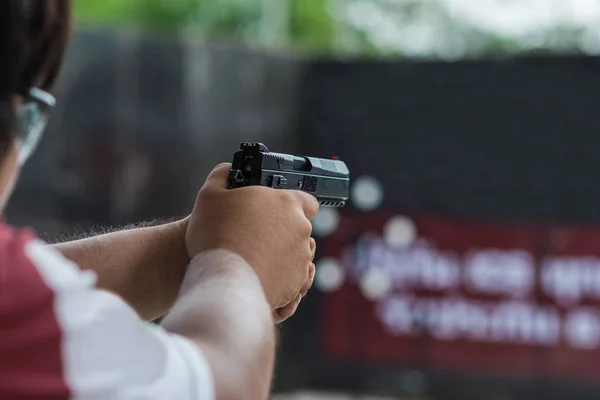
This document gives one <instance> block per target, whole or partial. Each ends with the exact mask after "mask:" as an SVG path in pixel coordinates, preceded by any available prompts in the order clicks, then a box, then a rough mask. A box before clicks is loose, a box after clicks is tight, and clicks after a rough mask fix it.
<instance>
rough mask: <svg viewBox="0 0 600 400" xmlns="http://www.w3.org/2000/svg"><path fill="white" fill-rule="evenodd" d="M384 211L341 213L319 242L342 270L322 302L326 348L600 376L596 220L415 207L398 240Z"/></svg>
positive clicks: (488, 368)
mask: <svg viewBox="0 0 600 400" xmlns="http://www.w3.org/2000/svg"><path fill="white" fill-rule="evenodd" d="M390 218H392V216H389V215H378V216H374V215H371V214H356V215H348V214H346V215H343V216H342V218H341V221H340V224H339V226H338V228H337V230H336V232H334V233H333V234H332V235H331V236H329V237H328V238H325V239H323V240H322V241H321V242H320V248H321V249H322V252H323V254H322V258H321V259H329V260H332V259H333V260H337V261H338V262H339V264H340V265H341V267H342V268H343V271H344V275H345V283H344V285H343V286H342V287H341V288H339V289H338V290H335V291H332V292H330V293H328V294H326V300H325V304H324V319H323V323H324V327H325V331H324V332H325V336H324V348H325V352H326V355H327V356H328V357H329V358H331V359H332V360H338V361H345V362H348V361H354V362H364V363H367V364H375V365H385V364H392V365H411V366H418V367H422V368H433V369H443V370H453V371H456V370H467V371H473V370H475V371H478V372H485V373H493V374H496V373H497V374H502V375H512V376H522V377H534V376H535V377H563V378H566V377H570V378H590V379H597V378H600V362H599V361H598V360H600V308H599V307H598V306H599V305H600V228H574V227H564V228H557V227H540V226H537V227H535V226H515V225H502V224H485V223H468V222H464V221H452V220H444V219H437V218H420V217H417V218H412V221H413V222H414V226H415V227H416V232H417V233H418V234H417V235H416V237H415V240H413V241H411V242H410V244H406V243H404V244H403V243H398V242H397V241H396V242H394V240H388V239H386V237H385V234H384V231H385V230H386V224H387V223H388V221H389V220H390ZM409 228H410V224H409V226H408V227H406V229H404V233H402V232H400V234H401V235H402V234H404V235H405V236H406V231H408V232H409V233H410V230H411V229H409Z"/></svg>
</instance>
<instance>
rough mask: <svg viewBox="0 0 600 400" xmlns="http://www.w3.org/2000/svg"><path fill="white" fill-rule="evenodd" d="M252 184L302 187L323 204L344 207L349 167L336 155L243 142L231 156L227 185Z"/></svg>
mask: <svg viewBox="0 0 600 400" xmlns="http://www.w3.org/2000/svg"><path fill="white" fill-rule="evenodd" d="M252 185H260V186H268V187H272V188H276V189H295V190H302V191H304V192H307V193H310V194H312V195H313V196H315V197H316V198H317V200H318V201H319V204H320V205H322V206H329V207H343V206H344V205H345V204H346V200H348V196H349V191H350V171H349V170H348V167H347V166H346V163H344V162H343V161H340V160H338V159H337V157H333V159H331V160H329V159H324V158H315V157H302V156H293V155H290V154H281V153H272V152H270V151H269V149H267V146H265V145H264V144H262V143H252V142H245V143H242V144H241V146H240V150H239V151H237V152H236V153H235V154H234V156H233V163H232V167H231V171H230V172H229V188H230V189H233V188H238V187H244V186H252Z"/></svg>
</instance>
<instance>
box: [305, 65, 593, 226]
mask: <svg viewBox="0 0 600 400" xmlns="http://www.w3.org/2000/svg"><path fill="white" fill-rule="evenodd" d="M302 87H303V88H304V92H303V95H302V96H303V104H304V108H303V110H302V118H301V120H300V125H299V126H300V128H299V135H300V136H301V137H302V139H303V140H304V142H305V147H306V150H307V151H310V152H312V153H315V152H316V153H321V154H329V153H332V152H333V153H335V154H337V155H339V156H340V157H343V158H344V159H346V160H348V161H349V162H350V165H351V166H352V170H353V171H352V172H353V175H354V176H357V175H359V174H370V175H373V176H375V177H377V178H379V179H381V180H382V182H383V183H384V186H385V188H386V193H387V196H386V198H387V201H386V202H385V206H386V207H388V208H393V209H403V210H405V211H407V212H413V213H414V212H417V213H419V212H426V213H439V214H444V215H451V216H460V217H468V218H478V219H492V220H504V221H505V220H524V221H563V222H581V223H592V222H599V221H600V207H598V204H600V185H599V184H598V182H600V166H599V161H600V152H599V151H598V150H599V149H600V118H599V112H598V110H599V108H600V100H599V96H598V95H599V94H600V61H599V60H598V59H595V58H530V59H515V60H507V61H498V62H495V61H477V62H459V63H393V62H389V63H383V62H382V63H375V62H365V63H339V62H319V63H314V64H312V66H311V67H310V69H309V72H308V74H307V77H306V81H305V83H304V85H302Z"/></svg>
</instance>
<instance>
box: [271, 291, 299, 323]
mask: <svg viewBox="0 0 600 400" xmlns="http://www.w3.org/2000/svg"><path fill="white" fill-rule="evenodd" d="M301 300H302V296H300V295H298V297H296V299H295V300H294V301H292V302H290V304H288V305H287V306H285V307H282V308H279V309H277V310H275V311H274V312H273V320H274V322H275V323H276V324H280V323H282V322H283V321H285V320H286V319H288V318H290V317H291V316H292V315H294V314H295V313H296V310H298V306H299V305H300V301H301Z"/></svg>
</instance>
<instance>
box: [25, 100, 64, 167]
mask: <svg viewBox="0 0 600 400" xmlns="http://www.w3.org/2000/svg"><path fill="white" fill-rule="evenodd" d="M32 105H35V107H32ZM55 108H56V99H55V98H54V96H52V95H51V94H50V93H48V92H46V91H44V90H41V89H38V88H32V89H30V90H29V92H28V94H27V95H25V96H23V103H22V104H20V105H19V107H18V108H17V112H16V115H17V129H18V130H17V139H18V140H19V141H20V143H19V145H20V148H19V162H20V163H21V164H23V163H25V161H27V159H28V158H29V157H30V156H31V154H33V152H34V151H35V149H36V147H37V145H38V143H39V141H40V139H41V137H42V136H43V133H44V131H45V130H46V127H47V126H48V121H49V120H50V116H51V115H52V112H53V111H54V109H55Z"/></svg>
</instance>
